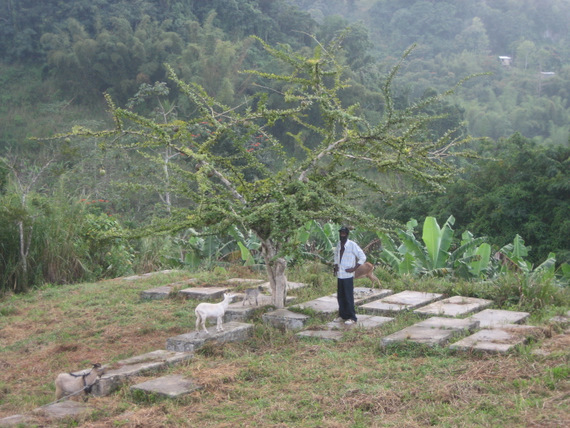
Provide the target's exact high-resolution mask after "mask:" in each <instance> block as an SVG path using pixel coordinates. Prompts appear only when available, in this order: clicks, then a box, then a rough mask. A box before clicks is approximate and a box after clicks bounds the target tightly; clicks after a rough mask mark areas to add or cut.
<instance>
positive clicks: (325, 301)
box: [291, 295, 338, 314]
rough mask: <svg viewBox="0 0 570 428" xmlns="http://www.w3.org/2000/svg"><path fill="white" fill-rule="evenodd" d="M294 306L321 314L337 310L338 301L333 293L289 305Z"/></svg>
mask: <svg viewBox="0 0 570 428" xmlns="http://www.w3.org/2000/svg"><path fill="white" fill-rule="evenodd" d="M294 308H299V309H312V310H314V311H315V312H318V313H322V314H334V313H336V312H338V301H337V299H336V296H334V295H331V296H323V297H318V298H316V299H314V300H309V301H308V302H304V303H300V304H298V305H294V306H292V307H291V309H294Z"/></svg>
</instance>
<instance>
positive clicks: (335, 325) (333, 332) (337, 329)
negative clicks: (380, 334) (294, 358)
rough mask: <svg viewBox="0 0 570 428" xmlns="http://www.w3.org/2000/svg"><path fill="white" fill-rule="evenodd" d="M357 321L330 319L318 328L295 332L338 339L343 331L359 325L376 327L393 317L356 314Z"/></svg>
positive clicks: (307, 335) (300, 335)
mask: <svg viewBox="0 0 570 428" xmlns="http://www.w3.org/2000/svg"><path fill="white" fill-rule="evenodd" d="M357 318H358V322H357V323H356V324H351V325H346V324H344V322H334V321H331V322H329V323H327V324H326V325H325V326H324V328H322V329H318V330H303V331H301V332H299V333H297V336H299V337H316V338H320V339H324V340H333V341H338V340H340V339H342V335H343V334H344V332H346V331H348V330H350V329H353V328H356V327H359V328H364V329H366V330H370V329H373V328H377V327H380V326H382V325H383V324H386V323H387V322H390V321H393V320H394V318H389V317H380V316H375V315H358V316H357Z"/></svg>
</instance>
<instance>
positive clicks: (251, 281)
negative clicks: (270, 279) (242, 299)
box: [226, 278, 266, 285]
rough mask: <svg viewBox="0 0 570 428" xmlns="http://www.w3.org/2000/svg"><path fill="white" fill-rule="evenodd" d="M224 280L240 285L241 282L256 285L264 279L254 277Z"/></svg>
mask: <svg viewBox="0 0 570 428" xmlns="http://www.w3.org/2000/svg"><path fill="white" fill-rule="evenodd" d="M226 282H227V283H228V284H233V285H242V284H251V285H258V284H261V283H263V282H266V281H265V280H264V279H256V278H230V279H228V280H227V281H226Z"/></svg>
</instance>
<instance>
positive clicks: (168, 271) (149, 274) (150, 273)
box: [122, 269, 179, 281]
mask: <svg viewBox="0 0 570 428" xmlns="http://www.w3.org/2000/svg"><path fill="white" fill-rule="evenodd" d="M171 272H179V271H177V270H175V269H167V270H161V271H158V272H149V273H143V274H142V275H132V276H126V277H124V278H122V279H123V280H124V281H136V280H137V279H145V278H150V277H151V276H155V275H160V274H165V273H171Z"/></svg>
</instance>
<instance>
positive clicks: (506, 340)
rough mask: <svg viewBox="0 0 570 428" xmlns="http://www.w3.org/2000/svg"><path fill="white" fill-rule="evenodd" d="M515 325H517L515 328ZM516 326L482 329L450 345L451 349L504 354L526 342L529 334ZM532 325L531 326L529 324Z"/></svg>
mask: <svg viewBox="0 0 570 428" xmlns="http://www.w3.org/2000/svg"><path fill="white" fill-rule="evenodd" d="M513 327H515V328H514V329H513ZM516 327H527V326H516V325H515V324H513V325H512V326H511V327H506V328H493V329H484V330H480V331H478V332H477V333H475V334H472V335H471V336H468V337H465V338H463V339H461V340H459V341H458V342H455V343H454V344H452V345H450V346H449V348H450V349H458V350H462V351H471V350H472V351H483V352H493V353H499V354H504V353H506V352H508V351H510V350H511V349H512V348H514V347H515V346H517V345H521V344H523V343H526V341H527V336H526V334H525V331H524V330H520V331H519V332H517V331H516ZM528 327H530V326H528Z"/></svg>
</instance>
